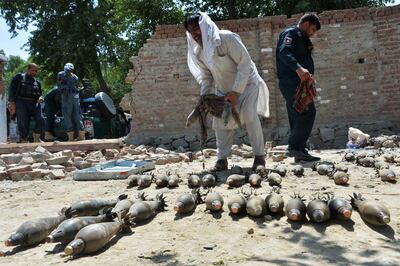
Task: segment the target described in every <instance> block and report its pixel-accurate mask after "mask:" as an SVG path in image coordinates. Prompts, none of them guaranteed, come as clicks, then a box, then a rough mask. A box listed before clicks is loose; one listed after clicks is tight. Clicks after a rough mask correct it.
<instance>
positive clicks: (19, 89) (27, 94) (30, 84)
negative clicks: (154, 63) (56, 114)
mask: <svg viewBox="0 0 400 266" xmlns="http://www.w3.org/2000/svg"><path fill="white" fill-rule="evenodd" d="M37 73H38V66H37V65H36V64H34V63H30V64H29V65H28V67H27V71H26V73H19V74H17V75H15V76H14V77H13V79H12V81H11V84H10V86H9V87H8V102H9V103H8V108H9V111H10V114H11V115H13V114H14V113H15V112H16V113H17V123H18V131H19V135H20V142H28V134H29V122H30V119H31V117H32V116H33V117H34V119H35V122H36V128H35V131H34V133H33V141H34V142H39V141H40V135H41V134H43V129H44V119H43V117H42V111H41V105H40V103H41V102H43V98H42V96H41V95H42V89H41V84H40V82H39V81H38V80H37V79H36V78H35V77H36V75H37Z"/></svg>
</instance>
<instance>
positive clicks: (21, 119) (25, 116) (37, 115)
mask: <svg viewBox="0 0 400 266" xmlns="http://www.w3.org/2000/svg"><path fill="white" fill-rule="evenodd" d="M16 111H17V124H18V131H19V136H20V138H21V139H22V140H26V139H27V138H28V134H29V122H30V120H31V117H32V116H33V118H34V119H35V123H36V127H35V133H40V134H41V133H43V129H44V119H43V117H42V111H41V106H40V104H38V103H37V101H36V100H34V99H32V100H25V99H17V100H16Z"/></svg>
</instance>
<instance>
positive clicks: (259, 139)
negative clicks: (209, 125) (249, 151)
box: [215, 117, 264, 159]
mask: <svg viewBox="0 0 400 266" xmlns="http://www.w3.org/2000/svg"><path fill="white" fill-rule="evenodd" d="M245 124H246V130H247V135H248V137H249V140H250V144H251V147H252V148H253V153H254V155H256V156H257V155H258V156H264V136H263V131H262V128H261V123H260V119H259V118H258V117H257V118H256V119H254V120H253V121H251V122H245ZM233 135H234V130H225V129H215V137H216V140H217V156H218V159H226V158H228V157H229V156H230V155H231V148H232V144H233Z"/></svg>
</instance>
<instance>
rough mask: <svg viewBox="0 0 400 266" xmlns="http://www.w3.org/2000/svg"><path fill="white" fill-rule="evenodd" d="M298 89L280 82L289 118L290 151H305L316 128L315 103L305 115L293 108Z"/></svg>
mask: <svg viewBox="0 0 400 266" xmlns="http://www.w3.org/2000/svg"><path fill="white" fill-rule="evenodd" d="M296 87H297V86H296V85H287V84H283V83H282V82H279V88H280V90H281V92H282V95H283V97H284V98H285V101H286V109H287V112H288V118H289V126H290V136H289V141H288V144H289V149H291V150H302V149H305V147H306V143H307V140H308V138H309V137H310V134H311V131H312V128H313V126H314V120H315V115H316V110H315V104H314V102H312V103H310V104H309V105H308V110H307V111H305V112H303V113H299V112H297V111H296V110H295V109H294V108H293V103H294V100H295V92H296Z"/></svg>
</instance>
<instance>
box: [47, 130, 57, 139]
mask: <svg viewBox="0 0 400 266" xmlns="http://www.w3.org/2000/svg"><path fill="white" fill-rule="evenodd" d="M54 140H56V137H54V136H53V134H52V133H51V132H50V131H45V132H44V141H54Z"/></svg>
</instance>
